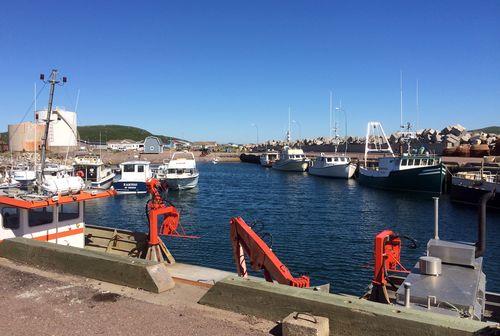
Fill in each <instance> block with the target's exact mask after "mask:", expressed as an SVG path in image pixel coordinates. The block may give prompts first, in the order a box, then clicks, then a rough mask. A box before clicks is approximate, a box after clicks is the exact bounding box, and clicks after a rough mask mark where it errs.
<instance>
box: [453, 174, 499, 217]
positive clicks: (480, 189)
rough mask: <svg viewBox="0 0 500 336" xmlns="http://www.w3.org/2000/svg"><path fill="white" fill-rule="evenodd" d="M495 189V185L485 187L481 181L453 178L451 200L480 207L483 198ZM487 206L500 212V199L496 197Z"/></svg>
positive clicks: (490, 184)
mask: <svg viewBox="0 0 500 336" xmlns="http://www.w3.org/2000/svg"><path fill="white" fill-rule="evenodd" d="M495 187H496V186H495V185H494V183H487V185H483V184H482V183H481V182H480V181H474V180H467V179H462V178H456V177H453V181H452V184H451V188H450V198H451V200H452V201H454V202H460V203H466V204H470V205H478V204H479V201H480V199H481V197H482V196H483V195H484V194H486V193H488V192H490V191H492V190H493V189H494V188H495ZM486 205H487V206H488V207H491V208H493V209H496V210H500V197H498V196H495V198H493V199H491V200H489V201H488V203H487V204H486Z"/></svg>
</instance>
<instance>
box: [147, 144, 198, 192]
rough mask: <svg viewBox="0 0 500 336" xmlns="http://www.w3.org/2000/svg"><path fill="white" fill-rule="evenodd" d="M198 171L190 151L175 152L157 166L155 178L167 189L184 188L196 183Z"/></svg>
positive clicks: (194, 185) (191, 186)
mask: <svg viewBox="0 0 500 336" xmlns="http://www.w3.org/2000/svg"><path fill="white" fill-rule="evenodd" d="M199 175H200V174H199V172H198V170H197V169H196V160H195V159H194V155H193V153H191V152H175V153H173V154H172V157H171V158H170V161H168V162H164V163H163V164H162V165H161V166H159V167H158V170H157V172H156V178H157V179H158V180H160V182H161V183H162V184H166V186H167V187H168V188H169V189H173V190H185V189H192V188H194V187H196V186H197V185H198V177H199Z"/></svg>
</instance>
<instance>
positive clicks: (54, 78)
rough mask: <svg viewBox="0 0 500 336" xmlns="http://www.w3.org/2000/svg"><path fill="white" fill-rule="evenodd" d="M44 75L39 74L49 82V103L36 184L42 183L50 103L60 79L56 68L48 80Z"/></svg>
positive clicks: (42, 79) (41, 78)
mask: <svg viewBox="0 0 500 336" xmlns="http://www.w3.org/2000/svg"><path fill="white" fill-rule="evenodd" d="M44 79H45V75H44V74H40V80H41V81H43V82H44V83H49V84H50V92H49V104H48V105H47V116H46V117H47V120H46V121H45V132H44V136H43V139H42V157H41V169H40V174H39V176H38V177H37V180H38V185H41V184H42V179H43V176H44V175H43V171H44V170H45V160H46V156H47V154H46V151H47V142H48V138H49V126H50V116H51V113H52V103H53V101H54V89H55V86H56V84H59V83H60V81H59V80H57V70H56V69H53V70H52V72H51V74H50V79H49V80H48V81H45V80H44ZM66 81H67V79H66V77H63V78H62V82H63V83H66Z"/></svg>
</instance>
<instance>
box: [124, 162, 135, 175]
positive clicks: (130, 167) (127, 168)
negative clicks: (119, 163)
mask: <svg viewBox="0 0 500 336" xmlns="http://www.w3.org/2000/svg"><path fill="white" fill-rule="evenodd" d="M134 171H135V167H134V165H132V164H127V165H124V166H123V172H124V173H133V172H134Z"/></svg>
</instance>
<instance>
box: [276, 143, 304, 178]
mask: <svg viewBox="0 0 500 336" xmlns="http://www.w3.org/2000/svg"><path fill="white" fill-rule="evenodd" d="M309 162H310V160H309V159H308V158H306V156H305V155H304V151H303V150H302V149H300V148H290V147H288V146H285V147H283V150H282V151H281V152H280V156H279V159H278V160H276V161H275V162H274V163H273V166H272V167H273V169H277V170H283V171H292V172H305V171H306V170H307V167H308V166H309Z"/></svg>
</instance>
